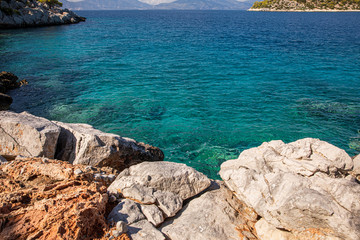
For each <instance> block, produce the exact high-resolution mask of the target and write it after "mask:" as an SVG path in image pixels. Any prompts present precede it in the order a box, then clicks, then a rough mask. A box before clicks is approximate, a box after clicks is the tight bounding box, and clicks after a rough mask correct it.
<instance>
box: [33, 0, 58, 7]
mask: <svg viewBox="0 0 360 240" xmlns="http://www.w3.org/2000/svg"><path fill="white" fill-rule="evenodd" d="M38 1H39V2H42V3H47V4H49V6H51V7H52V6H59V7H62V5H63V4H62V3H61V2H59V1H58V0H38Z"/></svg>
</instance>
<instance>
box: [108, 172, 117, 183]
mask: <svg viewBox="0 0 360 240" xmlns="http://www.w3.org/2000/svg"><path fill="white" fill-rule="evenodd" d="M108 178H109V181H110V182H113V181H114V180H115V178H116V176H115V175H114V174H109V175H108Z"/></svg>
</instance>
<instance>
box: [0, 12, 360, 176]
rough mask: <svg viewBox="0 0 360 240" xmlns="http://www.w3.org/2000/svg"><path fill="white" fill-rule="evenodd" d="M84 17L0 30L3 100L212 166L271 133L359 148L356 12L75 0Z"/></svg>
mask: <svg viewBox="0 0 360 240" xmlns="http://www.w3.org/2000/svg"><path fill="white" fill-rule="evenodd" d="M78 14H79V15H81V16H85V17H87V21H86V22H85V23H80V24H77V25H68V26H54V27H42V28H31V29H30V28H29V29H21V30H2V31H1V32H0V70H5V71H11V72H13V73H15V74H16V75H18V76H20V77H21V78H26V79H27V80H28V81H29V85H27V86H25V87H23V88H21V89H18V90H14V91H12V92H11V93H10V94H11V96H13V98H14V103H13V105H12V110H13V111H16V112H21V111H29V112H30V113H32V114H35V115H38V116H43V117H46V118H49V119H51V120H57V121H64V122H83V123H88V124H91V125H93V126H94V127H96V128H99V129H101V130H103V131H106V132H112V133H116V134H119V135H121V136H126V137H131V138H134V139H136V140H137V141H143V142H146V143H148V144H152V145H155V146H158V147H160V148H161V149H162V150H163V151H164V153H165V160H168V161H175V162H182V163H186V164H187V165H189V166H192V167H195V168H196V169H197V170H199V171H201V172H203V173H205V174H207V175H208V176H210V177H212V178H218V175H217V172H218V170H219V166H220V164H221V163H222V162H224V161H225V160H228V159H233V158H236V157H237V156H238V155H239V153H240V152H241V151H242V150H244V149H247V148H250V147H254V146H258V145H260V144H261V143H262V142H265V141H270V140H275V139H281V140H283V141H285V142H290V141H294V140H297V139H300V138H305V137H314V138H320V139H322V140H324V141H328V142H330V143H332V144H334V145H336V146H338V147H341V148H343V149H345V150H346V151H347V152H348V153H349V154H350V155H355V154H358V153H359V152H360V145H359V139H360V136H359V130H360V28H359V27H358V23H359V22H360V13H355V12H354V13H280V12H246V11H167V10H166V11H79V12H78Z"/></svg>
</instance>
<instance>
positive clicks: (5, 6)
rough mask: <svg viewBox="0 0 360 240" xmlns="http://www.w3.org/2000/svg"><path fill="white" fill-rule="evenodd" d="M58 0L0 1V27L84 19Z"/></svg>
mask: <svg viewBox="0 0 360 240" xmlns="http://www.w3.org/2000/svg"><path fill="white" fill-rule="evenodd" d="M61 5H62V4H61V3H60V2H58V1H55V0H54V1H51V3H49V2H48V3H42V2H39V1H37V0H7V1H0V29H4V28H22V27H38V26H50V25H61V24H71V23H79V22H82V21H85V18H84V17H79V16H78V15H76V14H75V13H74V12H72V11H70V10H68V9H61V8H60V6H61Z"/></svg>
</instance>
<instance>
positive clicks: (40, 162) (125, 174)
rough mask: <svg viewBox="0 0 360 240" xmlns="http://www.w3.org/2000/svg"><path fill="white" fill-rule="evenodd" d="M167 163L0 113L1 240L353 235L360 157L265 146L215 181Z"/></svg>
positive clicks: (312, 147)
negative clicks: (220, 179)
mask: <svg viewBox="0 0 360 240" xmlns="http://www.w3.org/2000/svg"><path fill="white" fill-rule="evenodd" d="M53 158H55V159H57V160H53ZM163 159H164V155H163V153H162V151H161V150H160V149H159V148H156V147H153V146H150V145H147V144H144V143H139V142H136V141H135V140H132V139H129V138H125V137H120V136H118V135H114V134H108V133H103V132H101V131H99V130H96V129H94V128H92V127H91V126H90V125H85V124H68V123H62V122H53V121H49V120H47V119H45V118H40V117H37V116H34V115H31V114H29V113H26V112H24V113H14V112H10V111H0V186H1V187H0V202H1V205H0V238H1V239H64V238H66V239H122V240H127V239H133V240H138V239H139V240H145V239H146V240H152V239H154V240H160V239H164V240H165V239H171V240H184V239H192V240H194V239H195V240H203V239H207V240H211V239H213V240H221V239H224V240H227V239H239V240H255V239H260V240H268V239H288V240H297V239H298V240H300V239H315V240H320V239H326V240H340V239H345V240H353V239H359V238H360V227H359V226H360V222H359V219H358V216H359V214H360V199H359V196H360V184H359V175H360V155H359V156H357V157H354V158H351V157H350V156H349V155H348V154H347V153H346V152H345V151H344V150H342V149H339V148H337V147H335V146H333V145H331V144H329V143H327V142H324V141H321V140H319V139H312V138H307V139H301V140H298V141H295V142H292V143H288V144H285V143H284V142H282V141H271V142H268V143H263V144H262V145H261V146H259V147H255V148H251V149H248V150H245V151H243V152H242V153H241V154H240V156H239V157H238V158H237V159H234V160H228V161H226V162H224V163H223V164H222V165H221V171H220V176H221V178H222V179H223V181H214V180H211V179H209V178H208V177H206V176H205V175H204V174H202V173H200V172H198V171H196V170H195V169H193V168H191V167H188V166H186V165H185V164H181V163H174V162H166V161H162V160H163Z"/></svg>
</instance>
